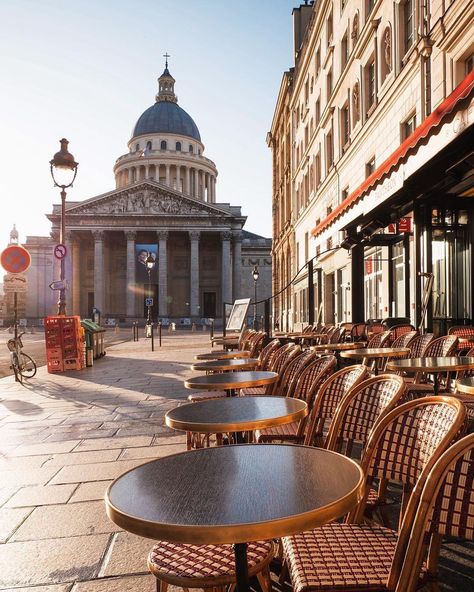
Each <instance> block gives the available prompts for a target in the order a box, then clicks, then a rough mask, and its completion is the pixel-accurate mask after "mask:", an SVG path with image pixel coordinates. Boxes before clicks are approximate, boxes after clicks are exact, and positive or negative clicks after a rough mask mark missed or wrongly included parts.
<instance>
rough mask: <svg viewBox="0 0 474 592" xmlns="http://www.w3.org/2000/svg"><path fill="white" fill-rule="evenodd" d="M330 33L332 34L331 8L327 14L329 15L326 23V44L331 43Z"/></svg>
mask: <svg viewBox="0 0 474 592" xmlns="http://www.w3.org/2000/svg"><path fill="white" fill-rule="evenodd" d="M332 35H333V22H332V10H331V13H330V14H329V17H328V20H327V23H326V36H327V42H328V46H329V45H330V44H331V41H332Z"/></svg>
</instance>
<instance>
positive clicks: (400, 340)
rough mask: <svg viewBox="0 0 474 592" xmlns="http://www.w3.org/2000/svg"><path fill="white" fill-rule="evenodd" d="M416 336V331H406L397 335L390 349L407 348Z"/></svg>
mask: <svg viewBox="0 0 474 592" xmlns="http://www.w3.org/2000/svg"><path fill="white" fill-rule="evenodd" d="M417 335H418V331H408V332H407V333H402V335H399V336H398V337H397V338H396V339H395V340H394V341H393V343H392V347H409V344H410V343H411V341H412V340H413V339H415V337H416V336H417Z"/></svg>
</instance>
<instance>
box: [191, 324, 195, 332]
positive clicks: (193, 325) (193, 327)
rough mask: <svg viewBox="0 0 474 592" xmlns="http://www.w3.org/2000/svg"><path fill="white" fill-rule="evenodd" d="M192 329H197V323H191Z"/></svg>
mask: <svg viewBox="0 0 474 592" xmlns="http://www.w3.org/2000/svg"><path fill="white" fill-rule="evenodd" d="M191 331H196V323H193V324H192V325H191Z"/></svg>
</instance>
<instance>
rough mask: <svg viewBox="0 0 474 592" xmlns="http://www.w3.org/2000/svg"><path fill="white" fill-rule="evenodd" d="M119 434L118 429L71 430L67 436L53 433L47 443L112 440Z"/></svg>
mask: <svg viewBox="0 0 474 592" xmlns="http://www.w3.org/2000/svg"><path fill="white" fill-rule="evenodd" d="M116 432H117V430H116V429H114V430H101V429H98V430H75V431H74V430H71V431H70V432H67V433H65V434H58V433H53V434H52V435H51V436H48V438H47V440H46V442H61V441H64V440H66V439H68V438H71V437H76V438H80V439H81V440H82V439H93V438H95V439H97V438H112V436H114V435H115V433H116Z"/></svg>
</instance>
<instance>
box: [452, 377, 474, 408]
mask: <svg viewBox="0 0 474 592" xmlns="http://www.w3.org/2000/svg"><path fill="white" fill-rule="evenodd" d="M456 390H457V391H458V393H463V394H464V395H474V376H467V377H466V378H460V379H459V380H456ZM472 402H473V403H474V399H473V401H472Z"/></svg>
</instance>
